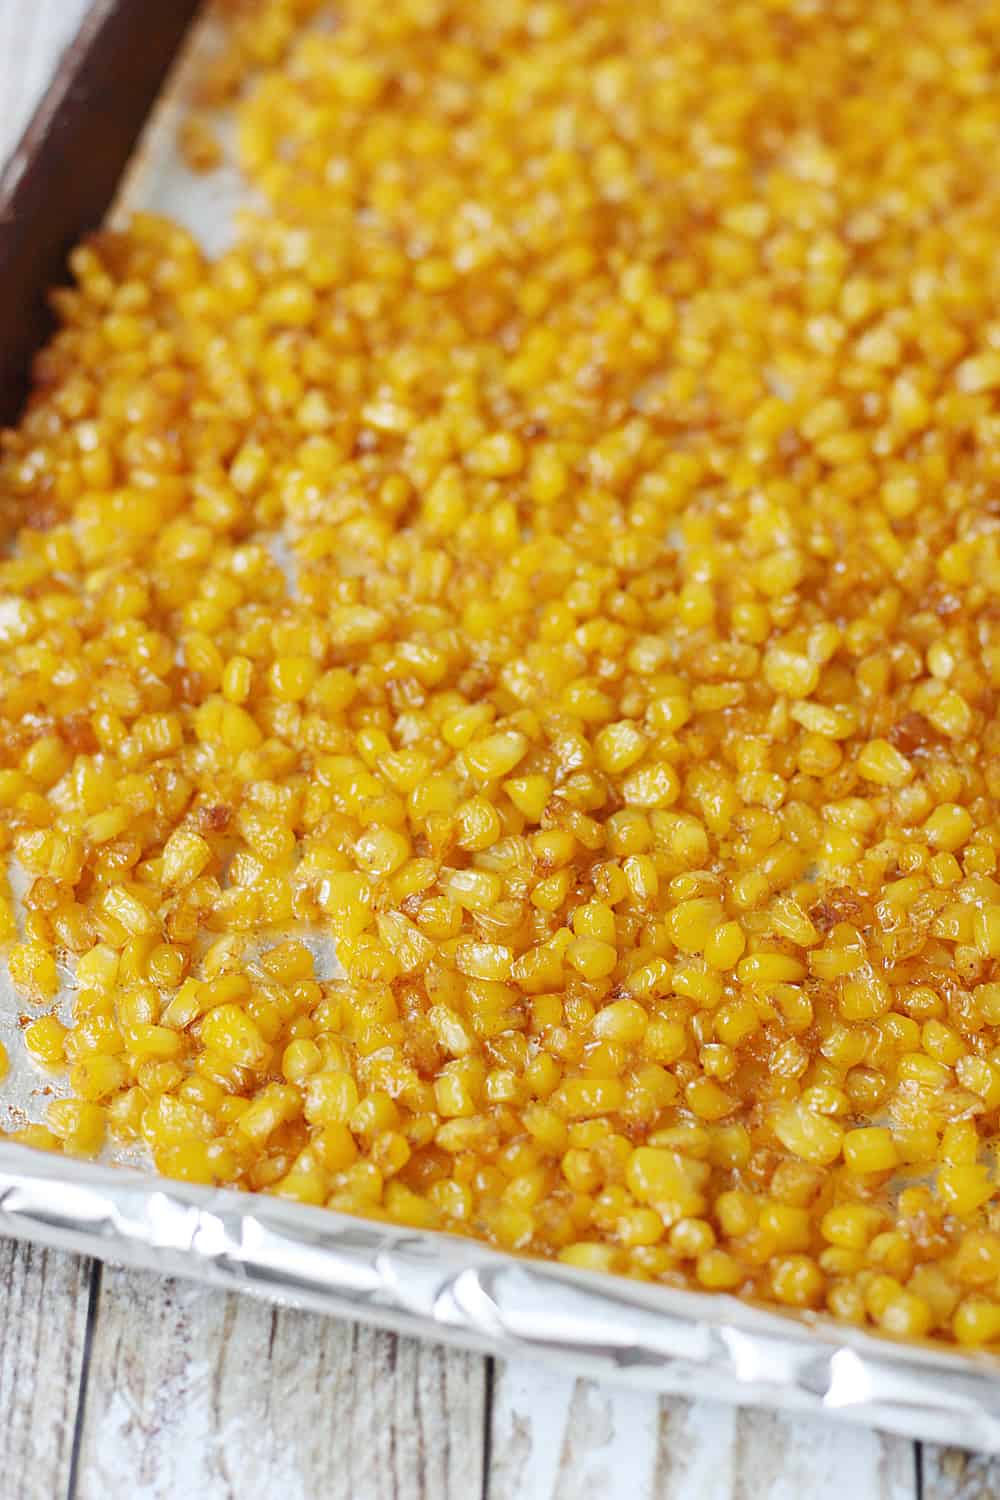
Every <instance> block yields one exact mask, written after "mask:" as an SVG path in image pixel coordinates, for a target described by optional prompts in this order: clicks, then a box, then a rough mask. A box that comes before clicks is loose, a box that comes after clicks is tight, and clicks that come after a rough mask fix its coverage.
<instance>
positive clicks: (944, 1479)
mask: <svg viewBox="0 0 1000 1500" xmlns="http://www.w3.org/2000/svg"><path fill="white" fill-rule="evenodd" d="M921 1456H922V1466H921V1467H922V1473H921V1479H922V1484H921V1491H920V1493H921V1497H922V1500H998V1497H1000V1458H987V1457H986V1456H985V1455H984V1454H982V1453H966V1452H964V1451H963V1450H962V1449H961V1448H931V1447H927V1448H924V1450H923V1453H922V1455H921Z"/></svg>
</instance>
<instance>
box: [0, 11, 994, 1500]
mask: <svg viewBox="0 0 1000 1500" xmlns="http://www.w3.org/2000/svg"><path fill="white" fill-rule="evenodd" d="M86 4H87V0H0V160H2V159H3V158H4V157H5V155H6V154H7V151H8V150H9V149H10V147H11V145H12V144H13V142H14V140H16V138H17V136H18V134H19V133H20V130H21V128H22V126H23V124H24V122H25V120H26V119H27V117H28V115H29V114H30V112H31V109H32V108H33V106H34V103H35V101H36V100H37V98H38V96H39V94H40V93H41V91H42V89H43V88H44V87H45V84H46V82H47V81H48V78H49V77H50V75H51V72H52V70H53V68H54V66H55V64H56V61H57V60H58V57H59V54H60V52H61V50H62V48H63V46H64V45H65V43H66V41H67V40H68V39H69V37H70V36H71V35H72V34H73V32H74V31H75V29H76V27H77V25H78V24H79V21H80V18H81V16H82V14H83V12H84V10H85V8H86ZM135 4H137V5H141V4H142V0H135ZM107 1496H115V1497H122V1500H168V1497H169V1500H237V1497H238V1500H258V1497H265V1496H268V1497H270V1496H278V1497H279V1500H481V1497H482V1500H802V1497H809V1500H841V1497H843V1496H849V1497H850V1500H996V1497H997V1496H1000V1460H992V1461H990V1460H987V1459H983V1458H979V1457H976V1456H974V1455H968V1454H962V1453H959V1452H957V1451H955V1450H942V1449H936V1448H929V1447H922V1446H921V1445H919V1444H914V1443H910V1442H907V1441H905V1440H903V1439H900V1438H892V1437H881V1436H879V1435H877V1434H874V1433H867V1432H863V1431H856V1430H853V1429H850V1428H845V1427H840V1426H836V1425H835V1424H833V1423H827V1422H821V1421H815V1420H803V1419H802V1418H799V1417H785V1416H780V1415H774V1414H767V1413H760V1412H754V1411H749V1410H748V1411H736V1410H733V1409H730V1408H727V1407H722V1406H713V1405H710V1404H708V1403H705V1402H687V1401H684V1400H682V1399H664V1400H657V1399H656V1398H655V1397H653V1396H648V1395H641V1394H635V1393H633V1392H629V1391H623V1390H617V1389H613V1388H611V1387H607V1388H605V1387H598V1386H595V1385H593V1384H591V1383H590V1382H588V1381H576V1382H574V1381H573V1380H572V1379H567V1378H562V1377H560V1376H557V1375H553V1374H552V1373H551V1372H550V1371H548V1370H545V1369H544V1368H541V1367H536V1366H533V1365H530V1364H520V1363H515V1364H503V1363H500V1362H497V1361H493V1360H487V1359H483V1358H481V1357H480V1356H478V1355H470V1354H461V1353H457V1352H454V1351H451V1350H445V1349H442V1348H440V1347H438V1346H436V1345H432V1344H418V1343H415V1342H414V1341H413V1340H411V1339H403V1338H396V1337H394V1336H393V1335H391V1334H385V1333H375V1332H373V1331H371V1330H369V1329H366V1328H361V1327H357V1326H355V1325H352V1324H346V1323H337V1322H333V1321H331V1320H326V1319H321V1318H318V1317H315V1316H311V1315H308V1314H303V1313H295V1312H287V1311H281V1310H277V1309H270V1308H268V1307H265V1306H263V1305H261V1304H259V1303H255V1302H252V1301H250V1300H249V1299H241V1298H237V1297H235V1296H228V1295H225V1294H222V1293H219V1292H215V1291H209V1290H206V1289H204V1288H201V1287H197V1286H193V1285H190V1284H185V1283H182V1282H177V1281H170V1280H165V1279H162V1278H158V1277H155V1276H152V1275H149V1274H145V1273H137V1272H132V1271H122V1270H115V1269H111V1268H109V1267H101V1266H100V1265H98V1264H97V1263H96V1262H89V1261H86V1260H82V1259H77V1258H74V1257H71V1256H67V1255H58V1254H54V1253H51V1252H48V1251H45V1250H41V1249H38V1248H34V1247H31V1246H27V1245H17V1244H14V1243H13V1242H11V1241H0V1500H70V1497H75V1500H106V1497H107Z"/></svg>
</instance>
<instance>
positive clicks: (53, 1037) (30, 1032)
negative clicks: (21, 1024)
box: [24, 1016, 67, 1068]
mask: <svg viewBox="0 0 1000 1500" xmlns="http://www.w3.org/2000/svg"><path fill="white" fill-rule="evenodd" d="M66 1038H67V1030H66V1027H65V1026H64V1025H63V1024H62V1022H61V1021H60V1020H59V1019H58V1017H56V1016H42V1017H40V1019H39V1020H37V1021H32V1023H31V1025H30V1026H26V1027H25V1030H24V1044H25V1046H26V1047H27V1049H28V1051H29V1052H30V1054H31V1056H32V1058H33V1059H34V1061H35V1062H37V1063H41V1064H42V1066H43V1067H47V1068H58V1067H61V1066H62V1065H63V1063H64V1062H65V1061H66Z"/></svg>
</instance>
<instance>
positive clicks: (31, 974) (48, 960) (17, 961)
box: [7, 943, 59, 1001]
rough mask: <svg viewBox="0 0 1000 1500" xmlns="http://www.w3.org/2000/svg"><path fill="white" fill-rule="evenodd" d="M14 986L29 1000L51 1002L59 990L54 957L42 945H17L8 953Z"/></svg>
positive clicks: (8, 963) (8, 965)
mask: <svg viewBox="0 0 1000 1500" xmlns="http://www.w3.org/2000/svg"><path fill="white" fill-rule="evenodd" d="M7 967H8V969H9V971H10V977H11V982H12V984H13V985H14V986H15V987H16V988H17V989H18V990H20V991H21V992H22V993H23V994H24V995H26V996H27V998H28V999H29V1000H34V1001H43V1000H51V999H52V998H53V997H54V996H55V994H56V993H57V991H58V989H59V975H58V971H57V969H56V963H55V959H54V957H53V955H52V954H51V953H49V952H48V951H47V950H46V949H45V948H43V947H42V946H41V944H40V943H17V944H15V945H14V946H13V947H12V948H11V949H10V950H9V951H8V953H7Z"/></svg>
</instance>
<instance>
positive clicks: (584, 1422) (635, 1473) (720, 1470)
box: [487, 1364, 971, 1500]
mask: <svg viewBox="0 0 1000 1500" xmlns="http://www.w3.org/2000/svg"><path fill="white" fill-rule="evenodd" d="M491 1451H492V1463H491V1467H490V1473H489V1483H488V1487H487V1496H488V1500H800V1497H803V1496H808V1497H809V1500H843V1497H845V1496H849V1497H850V1500H916V1496H917V1471H916V1464H915V1459H914V1447H913V1444H912V1443H910V1442H907V1441H906V1440H904V1439H901V1438H892V1437H885V1436H881V1435H879V1434H877V1433H869V1432H864V1431H857V1430H853V1429H849V1428H845V1427H843V1426H839V1425H836V1424H834V1423H832V1422H824V1421H822V1420H816V1419H814V1418H805V1417H799V1416H786V1415H784V1414H778V1413H771V1412H756V1411H749V1410H746V1411H737V1410H736V1409H734V1408H731V1407H726V1406H716V1405H713V1404H712V1403H710V1402H704V1401H703V1402H689V1401H684V1400H679V1399H662V1400H658V1399H657V1398H656V1397H655V1396H652V1395H645V1394H642V1393H636V1392H632V1391H622V1390H616V1389H613V1388H612V1387H604V1386H597V1385H594V1384H592V1383H591V1382H589V1381H577V1382H575V1383H574V1382H570V1381H566V1380H564V1379H562V1378H561V1377H560V1376H558V1375H553V1374H552V1373H551V1372H550V1371H548V1370H546V1369H544V1368H543V1367H541V1366H538V1367H536V1366H531V1365H520V1364H511V1365H499V1364H498V1366H497V1372H496V1379H495V1386H494V1402H493V1424H492V1444H491ZM942 1500H944V1497H942ZM948 1500H951V1497H948ZM962 1500H966V1497H964V1496H963V1497H962ZM970 1500H971V1497H970Z"/></svg>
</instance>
